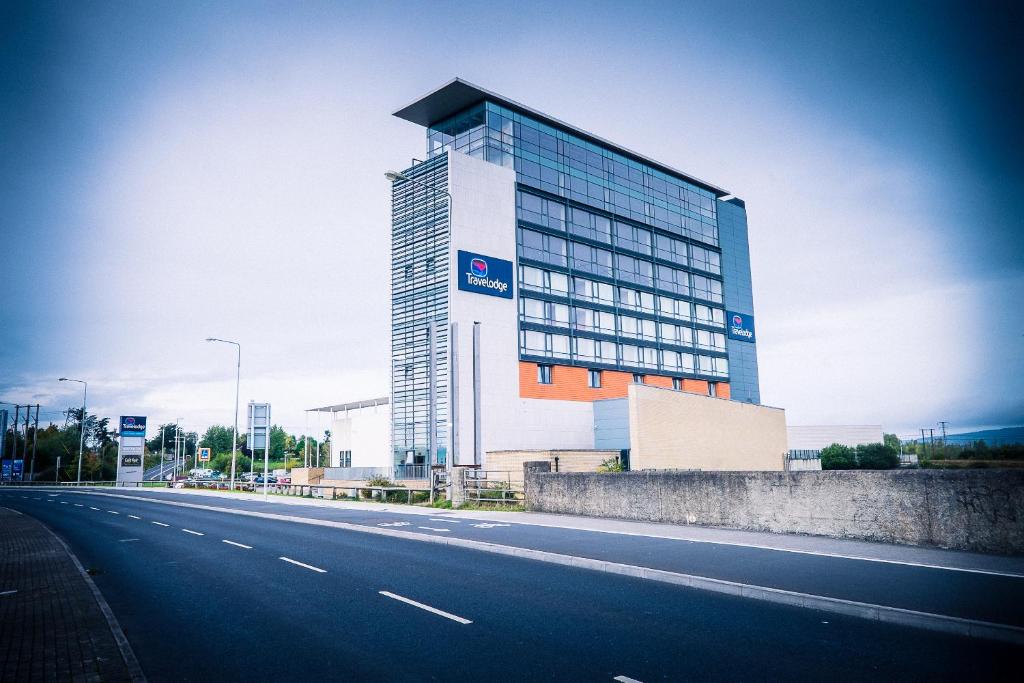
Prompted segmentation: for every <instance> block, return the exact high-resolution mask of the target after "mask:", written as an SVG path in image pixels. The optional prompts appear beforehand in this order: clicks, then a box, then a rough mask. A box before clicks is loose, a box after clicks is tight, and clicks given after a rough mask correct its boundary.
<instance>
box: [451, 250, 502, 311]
mask: <svg viewBox="0 0 1024 683" xmlns="http://www.w3.org/2000/svg"><path fill="white" fill-rule="evenodd" d="M455 277H456V278H458V281H459V289H461V290H462V291H464V292H475V293H477V294H486V295H488V296H500V297H501V298H502V299H511V298H512V262H511V261H505V260H503V259H500V258H493V257H491V256H484V255H482V254H474V253H472V252H469V251H462V250H461V249H460V250H459V268H458V270H457V271H456V272H455Z"/></svg>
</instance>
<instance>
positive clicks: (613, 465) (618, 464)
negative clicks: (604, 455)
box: [597, 457, 625, 472]
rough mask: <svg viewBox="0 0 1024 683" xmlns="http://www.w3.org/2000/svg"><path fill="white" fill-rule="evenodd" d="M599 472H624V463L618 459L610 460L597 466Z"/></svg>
mask: <svg viewBox="0 0 1024 683" xmlns="http://www.w3.org/2000/svg"><path fill="white" fill-rule="evenodd" d="M597 471H598V472H624V471H625V470H624V469H623V467H622V461H621V460H619V459H618V458H616V457H613V458H608V459H607V460H605V461H604V462H602V463H601V464H600V465H598V466H597Z"/></svg>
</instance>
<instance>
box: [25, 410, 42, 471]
mask: <svg viewBox="0 0 1024 683" xmlns="http://www.w3.org/2000/svg"><path fill="white" fill-rule="evenodd" d="M38 441H39V404H38V403H37V404H36V426H35V429H33V430H32V465H31V467H29V470H28V480H29V481H33V480H34V479H35V476H36V445H37V442H38Z"/></svg>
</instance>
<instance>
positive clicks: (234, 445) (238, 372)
mask: <svg viewBox="0 0 1024 683" xmlns="http://www.w3.org/2000/svg"><path fill="white" fill-rule="evenodd" d="M206 341H208V342H220V343H221V344H234V345H235V349H236V350H237V351H238V363H237V364H236V365H235V426H234V427H233V428H232V430H231V490H232V491H234V490H235V459H236V457H237V453H238V384H239V382H240V381H241V378H242V345H241V344H239V343H238V342H234V341H230V340H228V339H217V338H216V337H207V338H206Z"/></svg>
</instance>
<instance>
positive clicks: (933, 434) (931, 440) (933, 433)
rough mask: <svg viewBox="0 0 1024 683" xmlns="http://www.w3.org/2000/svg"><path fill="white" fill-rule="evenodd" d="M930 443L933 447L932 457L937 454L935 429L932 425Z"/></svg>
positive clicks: (929, 435) (929, 430)
mask: <svg viewBox="0 0 1024 683" xmlns="http://www.w3.org/2000/svg"><path fill="white" fill-rule="evenodd" d="M928 444H929V446H930V447H931V451H932V457H934V456H935V430H934V429H933V428H931V427H929V428H928Z"/></svg>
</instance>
